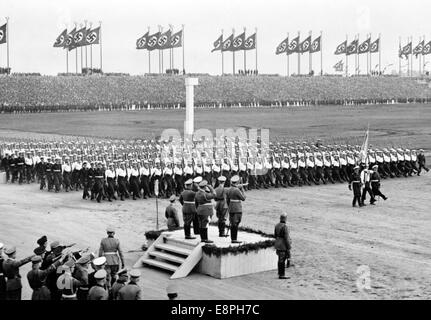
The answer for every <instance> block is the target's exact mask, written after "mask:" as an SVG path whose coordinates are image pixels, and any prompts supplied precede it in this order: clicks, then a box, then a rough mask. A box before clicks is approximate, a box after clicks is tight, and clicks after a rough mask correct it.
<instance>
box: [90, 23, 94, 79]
mask: <svg viewBox="0 0 431 320" xmlns="http://www.w3.org/2000/svg"><path fill="white" fill-rule="evenodd" d="M92 27H93V23H92V22H90V30H91V28H92ZM90 69H91V73H93V44H90Z"/></svg>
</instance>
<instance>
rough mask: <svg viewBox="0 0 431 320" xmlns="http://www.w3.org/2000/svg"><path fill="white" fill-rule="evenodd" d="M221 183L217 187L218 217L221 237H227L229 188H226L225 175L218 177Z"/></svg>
mask: <svg viewBox="0 0 431 320" xmlns="http://www.w3.org/2000/svg"><path fill="white" fill-rule="evenodd" d="M218 182H219V185H218V187H217V188H215V193H216V197H215V201H216V207H215V209H216V216H217V219H218V222H217V225H218V233H219V237H227V235H226V214H227V209H228V206H227V203H226V192H227V189H226V188H225V186H224V184H225V182H226V177H225V176H220V177H218Z"/></svg>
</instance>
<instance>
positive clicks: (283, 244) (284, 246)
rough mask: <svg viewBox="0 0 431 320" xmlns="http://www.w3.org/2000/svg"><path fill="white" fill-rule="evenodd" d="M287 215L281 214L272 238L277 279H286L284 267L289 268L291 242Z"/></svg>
mask: <svg viewBox="0 0 431 320" xmlns="http://www.w3.org/2000/svg"><path fill="white" fill-rule="evenodd" d="M286 220H287V214H286V213H282V214H281V215H280V222H279V223H277V224H276V225H275V230H274V237H275V243H274V247H275V250H276V252H277V256H278V278H279V279H288V277H286V276H285V270H286V267H287V268H288V267H289V266H290V249H291V240H290V234H289V229H288V228H287V224H286V223H287V221H286Z"/></svg>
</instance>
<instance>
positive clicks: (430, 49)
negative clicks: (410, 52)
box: [422, 41, 431, 55]
mask: <svg viewBox="0 0 431 320" xmlns="http://www.w3.org/2000/svg"><path fill="white" fill-rule="evenodd" d="M430 53H431V41H430V42H428V43H427V44H426V45H424V48H423V50H422V55H427V54H430Z"/></svg>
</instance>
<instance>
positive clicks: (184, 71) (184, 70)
mask: <svg viewBox="0 0 431 320" xmlns="http://www.w3.org/2000/svg"><path fill="white" fill-rule="evenodd" d="M181 27H182V30H183V36H182V37H181V38H182V40H183V41H182V42H183V43H182V47H183V74H185V73H186V69H185V68H184V25H182V26H181Z"/></svg>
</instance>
